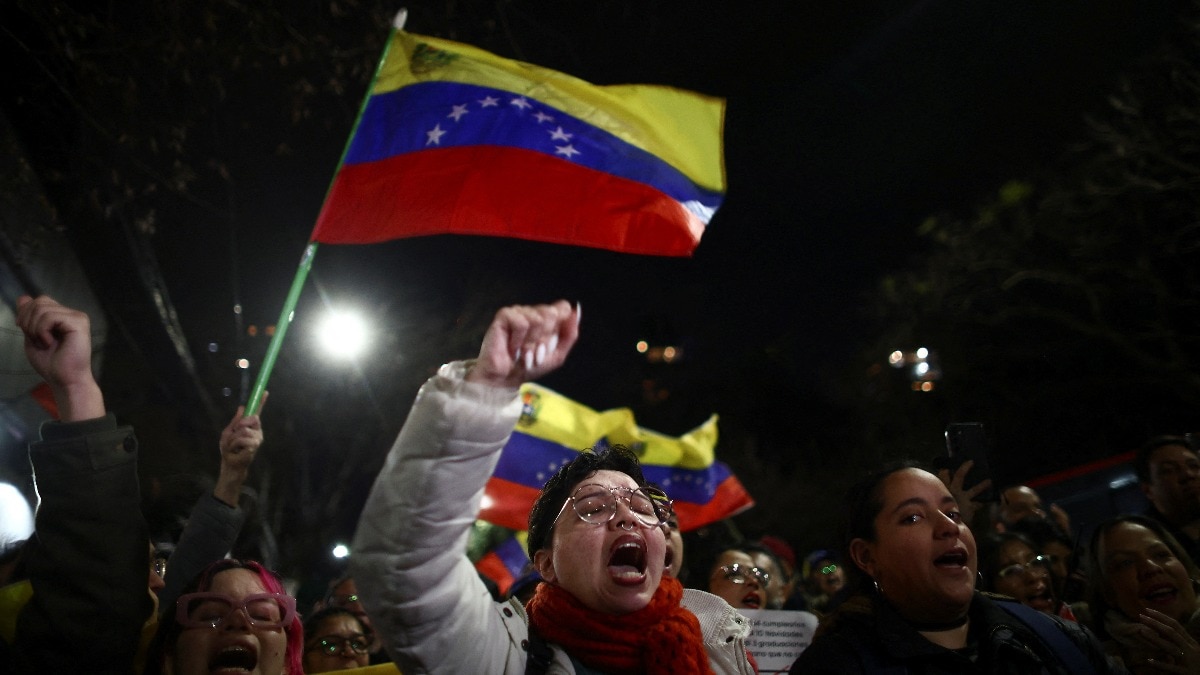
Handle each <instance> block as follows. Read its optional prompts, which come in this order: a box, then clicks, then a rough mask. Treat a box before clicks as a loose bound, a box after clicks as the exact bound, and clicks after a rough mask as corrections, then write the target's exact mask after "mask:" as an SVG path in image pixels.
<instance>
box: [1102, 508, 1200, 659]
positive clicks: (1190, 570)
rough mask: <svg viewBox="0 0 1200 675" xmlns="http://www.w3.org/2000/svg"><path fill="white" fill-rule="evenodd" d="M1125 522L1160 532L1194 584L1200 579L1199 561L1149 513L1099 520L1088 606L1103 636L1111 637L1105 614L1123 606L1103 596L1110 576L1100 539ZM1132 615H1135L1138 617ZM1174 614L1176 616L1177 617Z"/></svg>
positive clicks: (1159, 534) (1104, 637) (1103, 637)
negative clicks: (1147, 514) (1101, 549)
mask: <svg viewBox="0 0 1200 675" xmlns="http://www.w3.org/2000/svg"><path fill="white" fill-rule="evenodd" d="M1125 523H1131V524H1134V525H1141V526H1142V527H1144V528H1146V529H1148V530H1150V531H1151V532H1153V533H1154V534H1156V535H1158V538H1159V539H1161V540H1162V542H1163V543H1164V544H1166V545H1167V548H1169V549H1171V553H1173V554H1174V555H1175V557H1176V558H1178V559H1179V561H1180V562H1182V563H1183V567H1184V569H1186V570H1187V574H1188V578H1189V579H1191V580H1192V583H1193V584H1195V583H1196V580H1197V579H1200V569H1197V568H1196V563H1195V562H1193V561H1192V557H1191V556H1189V555H1188V554H1187V551H1185V550H1184V549H1183V546H1181V545H1180V544H1179V541H1178V540H1177V539H1175V537H1173V536H1171V533H1170V532H1168V531H1167V528H1166V527H1164V526H1163V524H1162V523H1160V522H1158V521H1157V520H1154V519H1153V518H1148V517H1146V516H1139V515H1135V514H1126V515H1123V516H1117V517H1115V518H1110V519H1108V520H1106V521H1104V522H1103V523H1100V524H1099V525H1098V526H1096V529H1095V530H1093V531H1092V541H1091V546H1089V547H1088V565H1089V568H1090V569H1089V574H1088V609H1089V611H1090V612H1091V614H1092V630H1093V631H1095V632H1096V635H1097V636H1099V637H1100V639H1102V640H1105V639H1108V637H1109V635H1108V631H1107V630H1105V629H1104V615H1105V614H1106V613H1107V612H1108V611H1109V610H1110V609H1111V610H1116V611H1120V610H1119V609H1118V608H1116V607H1113V606H1112V604H1111V603H1109V602H1108V600H1106V599H1105V597H1104V595H1105V593H1104V592H1105V590H1107V589H1108V578H1107V574H1106V570H1105V569H1104V564H1103V562H1104V561H1102V560H1100V540H1101V539H1103V538H1104V536H1105V535H1107V534H1108V533H1109V532H1111V531H1112V530H1113V528H1115V527H1117V526H1118V525H1123V524H1125ZM1130 618H1131V619H1132V618H1135V617H1130ZM1171 618H1172V619H1174V618H1176V617H1171Z"/></svg>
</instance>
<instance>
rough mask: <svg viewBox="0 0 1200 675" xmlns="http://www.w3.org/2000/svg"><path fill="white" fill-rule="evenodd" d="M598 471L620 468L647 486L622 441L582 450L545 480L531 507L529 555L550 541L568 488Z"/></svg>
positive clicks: (640, 469) (634, 456)
mask: <svg viewBox="0 0 1200 675" xmlns="http://www.w3.org/2000/svg"><path fill="white" fill-rule="evenodd" d="M597 471H619V472H621V473H623V474H625V475H627V476H629V477H630V478H632V479H633V480H634V482H636V483H637V484H638V486H640V487H646V477H645V476H643V475H642V465H641V463H639V462H638V458H637V455H635V454H633V451H631V450H630V449H629V448H627V447H625V446H623V445H614V446H612V447H611V448H609V449H607V450H584V451H583V452H581V453H579V456H578V457H576V458H575V459H573V460H571V461H570V462H568V463H567V465H566V466H564V467H563V468H561V469H559V470H558V473H556V474H554V475H553V476H551V477H550V480H548V481H546V485H545V487H543V488H542V492H541V494H539V495H538V498H537V501H536V502H534V503H533V509H532V510H531V511H530V512H529V540H528V550H529V557H530V558H532V557H533V554H534V553H536V552H538V551H540V550H542V549H543V548H546V547H547V546H548V545H549V544H550V531H551V530H552V529H553V527H554V518H555V517H556V516H558V514H559V509H561V508H562V506H563V504H565V503H566V501H567V498H568V497H570V495H571V491H572V490H573V489H574V488H575V486H576V485H577V484H578V483H579V481H581V480H583V479H585V478H587V477H588V476H590V475H592V474H594V473H596V472H597Z"/></svg>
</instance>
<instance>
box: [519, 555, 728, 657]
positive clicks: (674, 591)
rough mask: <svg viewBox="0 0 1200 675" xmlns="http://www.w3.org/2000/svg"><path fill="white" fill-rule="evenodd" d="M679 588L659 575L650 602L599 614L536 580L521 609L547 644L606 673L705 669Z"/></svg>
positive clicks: (691, 618)
mask: <svg viewBox="0 0 1200 675" xmlns="http://www.w3.org/2000/svg"><path fill="white" fill-rule="evenodd" d="M682 597H683V586H682V585H680V583H679V582H678V581H677V580H675V579H673V578H670V577H667V576H663V579H662V582H661V583H659V585H658V590H656V591H655V592H654V597H653V598H651V599H650V604H648V605H646V606H645V607H643V608H642V609H639V610H638V611H636V612H630V613H629V614H621V615H616V614H601V613H599V612H596V611H593V610H590V609H588V608H587V607H584V606H583V604H582V603H580V602H579V601H578V600H576V599H575V596H573V595H571V594H570V593H568V592H566V591H564V590H563V589H561V588H559V587H558V586H556V585H554V584H541V585H539V586H538V588H537V592H536V593H535V594H534V596H533V599H531V600H530V601H529V604H528V606H527V607H526V609H527V610H528V612H529V621H530V623H531V624H533V627H534V629H535V630H537V632H538V633H540V634H541V635H542V637H544V638H545V639H546V641H547V642H551V643H554V644H557V645H558V646H560V647H562V648H563V649H564V650H565V651H566V652H567V654H570V655H571V656H572V657H573V658H575V659H577V660H578V661H580V662H581V663H583V664H584V665H585V666H587V667H589V668H595V669H597V670H601V671H604V672H606V673H646V674H647V675H655V674H656V673H707V674H709V675H711V673H712V668H710V667H709V665H708V653H707V652H705V651H704V639H703V637H702V636H701V634H700V621H699V620H698V619H696V616H695V615H694V614H692V613H691V612H689V611H688V610H686V609H684V608H683V607H682V606H680V604H679V600H680V599H681V598H682Z"/></svg>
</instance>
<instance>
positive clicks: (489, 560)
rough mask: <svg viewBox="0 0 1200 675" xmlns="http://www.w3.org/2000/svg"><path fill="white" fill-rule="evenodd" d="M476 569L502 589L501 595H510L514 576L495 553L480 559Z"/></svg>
mask: <svg viewBox="0 0 1200 675" xmlns="http://www.w3.org/2000/svg"><path fill="white" fill-rule="evenodd" d="M475 569H477V570H479V571H480V572H481V573H482V574H483V575H484V576H485V577H487V578H489V579H491V580H492V581H494V582H496V585H497V586H499V587H500V595H502V596H503V595H508V589H509V587H510V586H512V583H513V576H512V574H510V573H509V571H508V568H507V567H505V566H504V561H503V560H501V559H500V556H498V555H496V552H495V551H492V552H490V553H488V554H487V555H485V556H483V557H482V558H480V559H479V562H477V563H475Z"/></svg>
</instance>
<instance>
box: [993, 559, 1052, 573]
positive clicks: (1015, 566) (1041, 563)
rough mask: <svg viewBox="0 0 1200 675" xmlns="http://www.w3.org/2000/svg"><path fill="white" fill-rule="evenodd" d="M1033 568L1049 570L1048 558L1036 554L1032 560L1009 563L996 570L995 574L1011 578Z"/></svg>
mask: <svg viewBox="0 0 1200 675" xmlns="http://www.w3.org/2000/svg"><path fill="white" fill-rule="evenodd" d="M1033 570H1042V571H1044V572H1049V571H1050V559H1049V558H1047V557H1046V556H1044V555H1037V556H1034V557H1033V560H1030V561H1029V562H1027V563H1019V562H1018V563H1011V564H1009V565H1005V566H1004V567H1001V568H1000V571H999V572H996V576H998V577H1000V578H1001V579H1011V578H1013V577H1019V576H1024V574H1025V573H1026V572H1029V571H1033Z"/></svg>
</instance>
